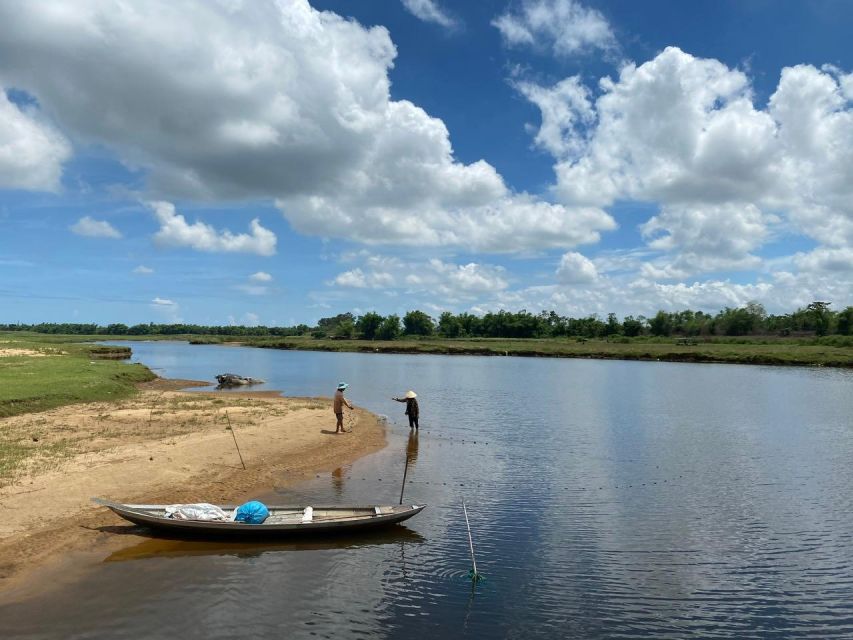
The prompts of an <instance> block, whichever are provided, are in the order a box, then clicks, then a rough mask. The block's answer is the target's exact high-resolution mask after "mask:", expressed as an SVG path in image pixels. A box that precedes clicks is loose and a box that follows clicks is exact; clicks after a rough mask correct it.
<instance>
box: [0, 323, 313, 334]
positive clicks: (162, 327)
mask: <svg viewBox="0 0 853 640" xmlns="http://www.w3.org/2000/svg"><path fill="white" fill-rule="evenodd" d="M310 329H311V327H309V326H308V325H305V324H300V325H296V326H295V327H246V326H234V325H224V326H218V327H217V326H205V325H200V324H154V323H153V322H152V323H148V324H134V325H131V326H128V325H126V324H122V323H117V324H109V325H106V326H101V325H98V324H92V323H74V322H59V323H55V322H42V323H40V324H0V331H33V332H35V333H57V334H60V333H61V334H67V335H87V336H89V335H97V336H101V335H103V336H174V335H187V334H195V335H211V336H279V337H286V336H297V335H303V334H305V333H307V332H308V331H310Z"/></svg>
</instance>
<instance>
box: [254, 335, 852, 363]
mask: <svg viewBox="0 0 853 640" xmlns="http://www.w3.org/2000/svg"><path fill="white" fill-rule="evenodd" d="M242 342H243V344H246V345H248V346H256V347H265V348H273V349H300V350H311V351H359V352H372V353H433V354H450V355H484V356H530V357H556V358H599V359H612V360H666V361H671V362H731V363H740V364H772V365H796V366H825V367H853V341H850V340H849V339H845V338H841V339H832V338H829V339H825V340H824V341H820V340H817V341H816V340H811V339H800V338H790V339H786V338H769V339H765V340H752V341H747V340H744V339H743V338H740V339H733V338H729V339H726V338H715V339H711V340H703V339H701V338H700V339H698V340H696V341H695V343H693V342H689V343H687V344H684V343H683V342H682V341H679V340H678V339H676V338H664V339H657V338H656V339H635V340H631V339H625V338H622V339H614V340H611V341H606V340H577V339H574V338H550V339H517V340H512V339H501V338H494V339H490V338H481V339H468V340H466V339H454V340H449V339H440V338H435V339H433V338H424V339H406V340H390V341H382V340H376V341H369V340H323V339H313V338H278V339H272V338H253V339H243V340H242Z"/></svg>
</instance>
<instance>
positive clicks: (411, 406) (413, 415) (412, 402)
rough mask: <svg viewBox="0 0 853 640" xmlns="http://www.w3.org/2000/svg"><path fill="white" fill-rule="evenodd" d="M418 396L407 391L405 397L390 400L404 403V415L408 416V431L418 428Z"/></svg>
mask: <svg viewBox="0 0 853 640" xmlns="http://www.w3.org/2000/svg"><path fill="white" fill-rule="evenodd" d="M417 397H418V394H417V393H415V392H414V391H412V390H411V389H409V390H408V391H406V395H405V397H403V398H392V400H396V401H397V402H405V403H406V415H407V416H409V429H411V428H412V427H414V428H415V429H417V428H418V417H420V413H421V412H420V409H418V400H417Z"/></svg>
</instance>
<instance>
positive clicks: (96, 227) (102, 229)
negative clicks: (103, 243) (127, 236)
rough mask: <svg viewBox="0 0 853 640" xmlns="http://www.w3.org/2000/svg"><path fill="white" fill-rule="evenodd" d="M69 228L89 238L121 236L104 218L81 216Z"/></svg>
mask: <svg viewBox="0 0 853 640" xmlns="http://www.w3.org/2000/svg"><path fill="white" fill-rule="evenodd" d="M69 229H71V231H73V232H74V233H76V234H77V235H78V236H87V237H90V238H121V233H120V232H119V230H118V229H116V228H115V227H114V226H113V225H111V224H110V223H109V222H107V221H106V220H95V219H94V218H92V217H91V216H83V217H82V218H80V219H79V220H78V221H77V222H75V223H74V224H72V225H71V226H70V227H69Z"/></svg>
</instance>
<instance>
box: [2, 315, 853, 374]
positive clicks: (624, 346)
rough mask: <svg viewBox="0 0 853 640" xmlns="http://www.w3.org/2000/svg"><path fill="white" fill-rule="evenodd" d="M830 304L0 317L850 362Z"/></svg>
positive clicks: (318, 345)
mask: <svg viewBox="0 0 853 640" xmlns="http://www.w3.org/2000/svg"><path fill="white" fill-rule="evenodd" d="M830 306H831V304H830V303H828V302H813V303H811V304H809V305H808V306H806V307H804V308H801V309H797V310H796V311H794V312H793V313H789V314H784V315H771V314H767V313H766V312H765V310H764V308H763V307H762V306H761V305H760V304H758V303H754V302H751V303H749V304H747V305H745V306H743V307H740V308H737V309H733V308H728V307H727V308H726V309H723V310H722V311H720V312H719V313H717V314H716V315H711V314H708V313H704V312H701V311H690V310H686V311H677V312H667V311H659V312H658V313H657V314H656V315H655V316H654V317H651V318H646V317H644V316H636V317H634V316H627V317H625V318H624V319H622V320H621V321H620V320H619V319H618V318H617V317H616V315H615V314H612V313H611V314H608V316H607V318H606V319H602V318H600V317H598V316H597V315H592V316H588V317H585V318H569V317H565V316H560V315H558V314H557V313H555V312H553V311H551V312H545V311H543V312H542V313H539V314H532V313H529V312H527V311H519V312H517V313H513V312H509V311H498V312H497V313H487V314H485V315H483V316H475V315H472V314H470V313H461V314H453V313H450V312H445V313H442V314H441V315H440V316H439V318H438V320H435V319H433V318H431V317H430V316H429V315H427V314H426V313H424V312H422V311H417V310H416V311H409V312H408V313H406V314H405V315H404V316H403V317H402V318H400V317H399V316H397V315H389V316H382V315H379V314H378V313H374V312H369V313H365V314H364V315H361V316H358V317H356V316H355V315H353V314H352V313H342V314H339V315H336V316H333V317H329V318H321V319H320V320H319V321H318V322H317V325H316V326H315V327H309V326H307V325H297V326H295V327H245V326H229V327H205V326H199V325H187V324H172V325H159V324H143V325H134V326H131V327H128V326H126V325H123V324H113V325H109V326H106V327H102V326H98V325H94V324H40V325H0V331H2V330H7V331H10V332H20V331H29V332H37V333H38V334H40V335H42V339H47V340H49V339H55V340H60V341H62V340H66V341H67V340H84V339H88V340H97V339H99V338H101V339H103V338H105V337H111V338H119V337H121V338H129V339H139V338H144V339H149V340H164V339H183V340H189V341H190V342H192V343H194V344H220V343H225V342H240V343H242V344H246V345H250V346H257V347H266V348H275V349H302V350H315V351H364V352H385V353H445V354H476V355H519V356H551V357H568V358H612V359H627V360H669V361H687V362H736V363H750V364H785V365H819V366H836V367H850V366H853V307H847V308H845V309H844V310H842V311H840V312H834V311H832V310H831V309H830ZM63 333H67V334H76V335H73V336H72V335H67V336H64V337H63V336H62V335H61V334H63ZM0 335H2V334H0ZM8 335H16V334H15V333H10V334H8ZM30 335H33V334H30Z"/></svg>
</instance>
